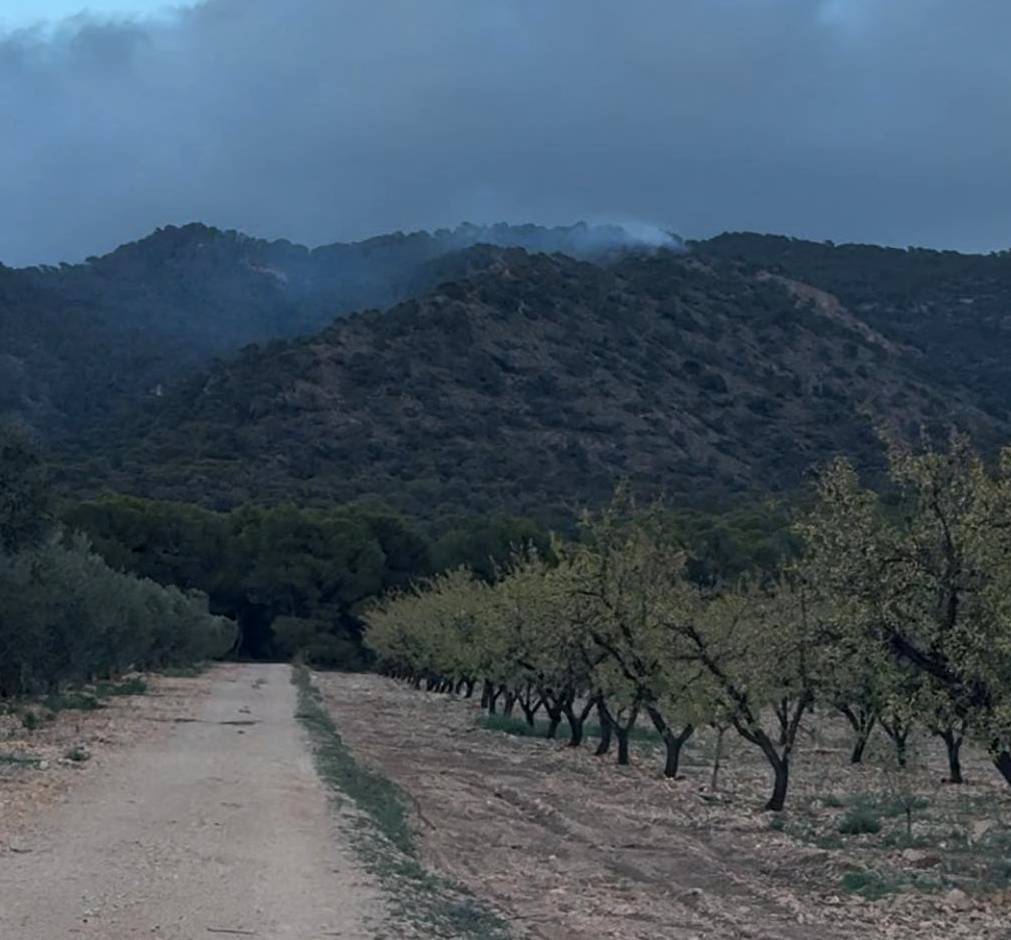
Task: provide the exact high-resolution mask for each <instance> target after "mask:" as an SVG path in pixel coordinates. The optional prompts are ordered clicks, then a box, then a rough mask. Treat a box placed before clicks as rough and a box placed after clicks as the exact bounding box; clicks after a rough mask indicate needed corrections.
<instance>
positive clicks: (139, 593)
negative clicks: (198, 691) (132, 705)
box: [0, 536, 235, 710]
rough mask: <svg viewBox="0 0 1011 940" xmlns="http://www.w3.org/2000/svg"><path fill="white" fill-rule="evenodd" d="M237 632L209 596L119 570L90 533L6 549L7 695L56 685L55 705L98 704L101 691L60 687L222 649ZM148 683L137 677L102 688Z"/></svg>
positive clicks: (0, 562) (0, 669)
mask: <svg viewBox="0 0 1011 940" xmlns="http://www.w3.org/2000/svg"><path fill="white" fill-rule="evenodd" d="M234 632H235V627H234V625H233V624H232V623H231V622H230V621H228V620H225V619H224V618H222V617H214V616H212V615H211V614H209V613H208V611H207V598H206V597H205V596H204V595H202V594H198V593H195V592H184V591H180V590H178V589H177V588H171V587H162V586H160V585H158V584H156V583H155V582H153V581H149V580H147V579H143V578H137V577H135V576H133V575H129V574H124V573H122V572H119V571H115V570H113V569H112V568H110V567H109V566H108V565H107V564H106V563H105V562H104V561H103V560H102V559H101V558H99V557H98V555H96V554H95V553H94V552H93V551H92V550H91V546H90V544H89V543H88V541H87V539H85V538H84V537H83V536H75V537H73V538H70V539H69V540H64V539H62V538H61V537H59V536H54V537H52V538H51V539H50V540H49V541H48V542H46V543H45V544H44V545H42V546H41V547H40V548H38V549H33V550H31V551H22V552H19V553H18V554H16V555H0V654H2V655H0V698H2V697H4V696H16V695H35V694H45V693H50V698H51V700H52V701H53V705H52V706H51V707H53V709H54V710H60V709H62V708H79V709H88V708H94V707H98V703H97V700H95V698H94V696H90V697H82V696H81V695H80V694H79V693H78V694H67V695H63V694H60V693H59V692H54V690H58V689H60V688H61V687H63V686H65V685H67V684H74V683H77V684H80V683H83V682H85V681H86V680H87V679H88V678H89V677H90V676H92V675H94V674H96V673H98V674H99V675H117V674H121V673H123V672H128V671H130V670H132V669H151V668H157V667H164V666H169V665H176V664H179V665H183V664H187V663H190V662H193V661H196V660H203V659H208V658H212V657H216V656H221V655H224V654H225V653H226V652H227V651H228V649H229V648H230V647H231V645H232V641H233V638H234ZM142 687H143V688H146V686H143V680H140V679H135V680H131V681H128V682H126V683H123V684H122V686H121V687H118V688H117V689H116V690H109V689H107V690H105V691H103V692H102V694H122V695H136V694H140V693H141V692H142V691H143V688H142ZM88 698H90V699H91V702H88ZM92 703H93V704H92Z"/></svg>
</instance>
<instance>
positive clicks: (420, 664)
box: [366, 439, 1011, 810]
mask: <svg viewBox="0 0 1011 940" xmlns="http://www.w3.org/2000/svg"><path fill="white" fill-rule="evenodd" d="M889 482H890V485H889V486H888V487H887V488H886V489H885V495H884V496H879V495H877V494H876V493H874V492H872V491H870V490H868V489H865V488H864V487H862V486H861V484H860V482H859V480H858V479H857V475H856V474H855V472H854V471H853V469H852V467H851V466H850V465H849V464H848V463H847V462H845V461H842V460H840V461H838V462H836V463H834V464H832V465H831V466H830V467H828V468H827V469H826V470H825V471H824V472H823V473H822V475H821V477H820V479H819V481H818V485H817V492H816V496H815V499H814V501H813V503H812V505H811V507H810V508H809V510H808V511H807V512H806V513H805V514H804V515H803V517H802V518H801V519H800V520H799V521H798V523H797V526H796V531H797V532H798V534H799V535H800V537H801V539H802V544H803V550H802V552H801V554H800V556H799V557H798V558H797V559H795V560H792V561H790V562H789V563H788V564H784V565H783V566H781V568H780V570H778V571H771V572H770V571H765V572H761V573H753V574H751V575H750V576H747V577H745V578H742V579H739V580H736V581H734V582H732V583H720V582H718V581H707V582H706V583H700V581H699V579H698V578H692V577H690V576H689V570H690V568H689V552H688V550H687V549H686V547H685V546H684V545H683V544H682V543H681V541H680V540H679V539H678V538H677V537H676V535H675V533H674V532H673V531H672V529H671V526H670V525H669V516H668V515H667V514H666V513H665V512H664V511H663V509H662V508H661V507H656V506H653V507H649V508H645V509H643V508H639V507H637V506H636V505H635V504H634V502H633V501H632V500H631V499H630V498H629V497H628V496H627V495H625V494H621V493H619V495H618V496H617V497H616V498H615V500H614V502H613V503H612V505H611V506H610V507H608V508H607V509H605V510H603V511H600V512H598V513H595V514H588V515H586V516H585V517H584V519H583V523H582V527H581V533H580V537H579V538H578V539H577V540H575V541H574V542H571V543H562V542H560V541H559V542H557V543H556V544H555V545H554V548H553V551H552V557H550V558H547V557H543V556H538V555H537V554H535V553H533V552H531V551H529V550H526V551H518V552H517V554H516V555H515V557H514V559H513V561H512V563H511V564H510V565H509V566H508V567H507V569H505V570H504V571H503V572H501V574H500V576H499V577H498V578H497V579H496V580H494V581H493V582H487V581H484V580H479V579H477V578H475V577H473V576H472V575H471V574H469V573H468V572H466V571H464V570H462V569H461V570H456V571H452V572H449V573H447V574H444V575H441V576H439V577H436V578H432V579H430V580H427V581H425V582H424V583H422V584H420V585H416V586H415V587H414V588H412V589H410V590H405V591H400V592H397V593H394V594H392V595H390V596H388V597H386V598H384V599H383V600H382V601H381V602H379V603H377V604H375V605H373V606H372V608H371V609H370V610H369V612H368V614H367V617H366V620H367V632H366V642H367V643H368V645H369V646H370V647H371V649H372V650H373V651H374V653H375V654H376V656H377V658H378V660H379V662H380V664H381V665H382V667H383V668H385V669H386V670H388V671H389V672H391V673H392V674H394V675H398V676H401V677H404V678H410V679H412V680H413V681H414V682H415V683H416V684H420V683H421V682H425V683H427V685H428V686H429V687H435V688H444V689H450V688H455V689H459V688H466V689H467V691H468V693H469V692H470V691H472V690H473V689H474V688H475V687H480V688H481V689H482V691H483V704H484V705H485V706H486V707H488V708H489V709H490V710H492V711H494V710H495V709H496V707H497V705H498V703H499V702H500V701H504V703H505V704H506V706H507V707H509V708H512V707H513V706H514V705H515V704H518V705H519V706H520V707H521V708H522V709H523V711H524V713H525V714H526V716H527V719H528V721H530V722H531V723H532V722H533V716H534V714H535V713H536V711H537V710H539V709H540V708H543V709H544V710H545V712H546V714H547V716H548V718H549V720H550V729H549V733H550V734H553V733H554V731H555V729H556V728H557V727H558V726H559V725H560V723H561V721H562V720H563V718H564V719H566V720H567V722H568V725H569V729H570V734H571V743H572V744H579V743H580V741H581V739H582V732H583V725H584V722H585V721H586V720H587V719H588V718H589V717H590V715H591V714H593V713H594V712H596V713H597V715H598V716H599V718H600V721H601V727H602V735H603V738H604V740H603V741H602V745H601V748H602V749H606V747H607V746H608V744H609V741H610V738H611V736H612V735H613V736H614V737H616V738H617V743H618V759H619V762H625V761H627V759H628V735H629V731H630V730H631V728H632V726H633V725H634V723H635V721H636V720H637V719H639V718H640V717H641V716H645V717H647V718H648V719H649V720H650V721H651V722H652V724H653V726H654V727H655V728H656V730H657V732H658V733H659V735H660V736H661V738H662V739H663V741H664V743H665V746H666V761H665V768H664V770H665V773H666V774H667V775H669V776H674V775H676V774H677V771H678V761H679V756H680V752H681V748H682V746H683V745H684V743H685V742H686V741H687V740H688V739H689V738H690V737H691V735H692V734H693V733H694V731H695V729H696V727H698V726H700V725H704V724H709V725H712V726H714V727H715V728H717V729H718V730H719V731H720V735H721V736H722V731H723V729H733V730H734V731H736V732H737V733H738V734H739V735H740V736H741V737H742V738H743V739H744V740H745V741H746V742H747V743H748V744H750V745H752V746H754V747H755V748H757V749H758V750H759V751H760V752H761V753H762V754H763V755H764V757H765V759H766V760H767V761H768V763H769V766H770V768H771V771H772V778H773V785H772V793H771V796H770V798H769V800H768V804H767V807H768V808H769V809H771V810H780V809H782V808H783V805H784V802H785V800H786V796H787V790H788V785H789V777H790V767H791V761H792V760H793V757H794V752H795V750H796V746H797V742H798V736H799V733H800V730H801V728H802V726H803V724H804V722H805V721H806V720H807V719H808V718H809V716H810V714H811V712H812V710H813V709H815V708H816V707H817V708H819V709H821V710H828V709H835V710H837V711H838V712H840V713H841V714H842V715H845V716H846V718H847V720H848V721H849V722H850V724H851V725H852V728H853V732H854V748H853V760H854V761H859V760H860V759H861V756H862V753H863V748H864V745H865V744H866V742H867V739H868V736H869V735H870V734H871V732H872V730H873V729H874V728H875V727H880V728H881V729H882V730H883V732H884V733H886V734H887V735H888V736H889V737H890V738H891V739H892V741H893V743H894V745H895V751H896V756H897V759H898V761H899V763H903V762H904V761H905V753H906V742H907V739H908V737H909V734H910V731H911V729H912V727H913V725H914V722H917V723H921V724H923V725H924V726H926V728H927V729H928V730H929V731H931V732H932V733H934V734H936V735H937V736H938V737H939V738H941V739H943V740H944V742H945V745H946V747H947V753H948V757H949V764H950V771H951V779H952V780H953V781H954V782H959V781H960V780H961V770H960V764H959V750H960V747H961V744H962V741H963V739H968V738H972V739H973V740H974V741H976V742H978V743H979V744H981V745H982V746H983V747H985V748H986V749H987V751H988V752H989V753H990V755H991V756H992V758H993V760H994V763H995V764H996V766H997V768H998V769H999V770H1000V771H1001V773H1002V774H1003V775H1004V777H1005V778H1006V779H1007V781H1008V783H1009V784H1011V748H1009V746H1011V451H1008V452H1006V453H1005V454H1004V455H1003V456H1002V457H1001V459H1000V461H999V462H998V464H997V466H996V467H993V468H988V467H987V466H986V465H985V464H984V462H983V461H982V460H981V459H980V457H979V456H978V455H977V454H976V453H975V452H973V451H972V449H971V448H970V447H969V445H968V444H967V443H966V442H965V441H964V440H962V439H954V440H953V442H952V443H951V445H950V447H949V448H948V449H947V450H945V451H943V452H938V451H932V450H927V451H925V452H913V451H912V450H910V449H908V448H905V447H903V446H900V445H898V444H895V443H891V444H890V445H889Z"/></svg>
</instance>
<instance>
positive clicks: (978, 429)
mask: <svg viewBox="0 0 1011 940" xmlns="http://www.w3.org/2000/svg"><path fill="white" fill-rule="evenodd" d="M481 253H482V255H483V256H485V260H484V262H483V267H482V268H481V269H480V270H479V271H477V272H476V273H473V274H471V275H470V276H468V277H465V278H464V279H462V280H457V281H453V282H447V283H443V284H442V285H441V286H440V287H439V288H438V289H436V290H435V291H434V292H432V293H430V294H428V295H426V296H424V297H422V298H420V299H417V300H411V301H407V302H405V303H403V304H400V305H398V306H396V307H394V308H392V309H390V310H388V311H385V312H380V311H372V312H367V313H363V314H358V315H355V316H352V317H349V318H347V319H344V320H340V321H338V322H336V323H335V324H334V325H333V326H332V327H331V328H330V329H328V330H326V331H324V332H323V333H320V334H318V335H315V336H312V337H309V338H307V339H301V340H294V341H289V342H279V343H274V344H271V345H269V346H265V347H263V348H253V349H248V350H246V351H244V352H243V354H241V355H240V356H239V357H238V358H236V359H234V360H231V361H228V362H222V363H220V364H218V365H217V366H216V367H215V368H213V369H212V370H211V371H210V372H209V373H208V374H207V375H203V376H200V377H199V378H196V379H194V380H192V381H191V382H188V383H184V384H183V385H182V386H181V387H179V388H178V389H176V390H175V391H174V392H172V393H170V394H167V395H166V396H165V397H164V398H163V399H159V400H158V401H157V402H155V403H153V404H152V407H151V409H150V410H149V412H148V413H147V414H146V415H145V416H143V417H142V418H138V420H137V421H136V422H135V423H131V422H125V423H124V424H123V426H122V427H121V428H120V430H119V433H118V434H110V435H108V436H106V438H105V439H104V440H103V441H102V442H100V443H99V442H96V446H95V449H94V450H93V452H92V456H91V457H90V458H88V459H83V460H81V461H80V462H79V463H77V464H76V466H75V469H74V472H73V474H72V476H71V477H70V478H69V479H68V481H67V482H68V485H71V486H75V487H84V486H89V485H94V483H95V481H100V482H104V483H106V484H108V485H111V486H112V487H113V488H115V489H119V490H124V491H129V492H133V493H136V494H138V495H145V496H155V497H158V498H163V499H176V500H181V499H188V498H195V499H197V500H199V501H201V502H203V503H205V504H207V505H210V506H211V507H213V508H231V507H233V506H236V505H240V504H242V503H244V502H247V501H250V500H272V501H281V500H294V501H296V502H298V503H301V504H313V503H316V502H319V503H323V502H331V501H336V502H340V503H347V502H351V501H355V500H362V499H381V500H383V501H385V502H387V503H388V504H390V505H392V506H394V507H395V508H396V509H398V510H400V511H402V512H404V513H406V514H408V515H410V516H413V517H421V518H426V519H429V520H438V519H442V518H446V517H448V516H451V515H454V514H457V513H460V512H464V513H475V512H478V513H485V512H492V511H500V510H507V511H510V512H516V513H519V514H522V515H533V516H537V517H539V518H540V519H542V520H543V521H545V522H546V523H547V524H549V525H551V526H554V527H558V526H564V525H567V524H571V521H572V519H573V518H574V517H575V516H576V515H577V514H578V511H579V509H580V508H581V507H582V506H585V505H599V504H600V503H602V502H605V501H606V500H607V498H608V497H609V495H610V493H611V492H612V491H613V488H614V486H615V484H616V483H617V482H618V481H619V480H622V479H625V480H628V481H630V483H631V484H632V485H633V486H634V487H635V489H636V490H637V491H640V492H644V493H651V494H666V495H670V496H671V497H672V499H673V500H674V501H676V502H678V503H682V504H683V503H687V504H689V505H691V506H693V507H706V508H710V507H712V506H713V505H718V504H719V503H722V502H725V501H726V499H727V497H728V495H730V494H740V493H742V492H754V491H765V492H769V491H772V492H776V491H779V492H787V491H790V490H792V489H793V488H795V487H796V486H797V485H798V484H799V483H800V482H801V481H802V480H803V478H804V474H805V473H806V472H807V469H808V468H809V467H810V466H811V465H812V464H815V463H818V462H821V461H823V460H825V459H827V458H829V457H831V456H833V455H835V454H838V453H844V454H848V455H850V456H852V457H854V458H855V459H856V461H857V463H858V466H860V467H861V469H868V468H869V469H874V468H877V467H880V466H881V465H882V464H883V454H882V452H881V448H880V446H879V444H878V441H877V439H876V437H875V436H874V434H873V431H872V427H873V424H874V422H877V421H884V422H890V423H892V424H893V426H897V429H898V430H899V431H901V432H902V433H916V434H918V433H919V432H920V429H921V428H926V429H927V432H928V433H929V434H931V435H934V436H937V437H939V438H943V437H944V435H945V434H946V431H947V427H948V424H949V422H957V423H959V424H960V425H962V426H964V427H966V428H968V429H970V430H971V431H972V432H973V433H974V434H975V435H976V436H977V437H978V438H979V439H980V440H981V441H984V442H989V440H991V439H992V437H993V435H994V434H995V433H996V428H997V427H999V425H998V424H997V423H996V422H995V421H994V419H993V418H992V417H990V416H987V415H985V414H983V413H982V412H981V411H979V410H978V409H977V408H976V407H975V406H974V404H973V402H972V399H971V396H966V395H962V394H961V393H959V392H957V391H955V392H946V393H945V395H944V396H941V395H939V394H938V393H937V392H936V391H935V390H934V389H933V388H932V387H930V386H929V385H928V384H926V383H925V382H924V381H922V380H921V379H919V378H918V377H917V374H916V371H915V369H914V368H913V360H912V358H911V357H910V356H908V355H907V354H906V353H905V352H904V351H903V350H902V349H901V348H899V347H897V346H895V345H894V344H891V343H889V342H888V341H886V340H884V339H883V338H882V337H880V336H879V335H878V334H876V333H874V332H873V331H870V330H868V329H867V328H866V326H862V325H861V324H859V323H857V322H855V321H853V320H852V319H851V318H847V317H846V316H844V315H843V314H841V313H839V312H838V311H833V310H826V309H824V308H823V307H821V306H819V305H818V304H817V303H814V302H812V301H811V300H810V299H809V298H807V297H804V296H799V295H798V294H797V293H796V292H794V291H792V290H791V289H790V288H789V287H788V286H785V285H784V284H782V283H780V282H778V281H776V280H774V279H770V278H767V277H764V278H763V277H758V276H756V275H754V273H753V272H751V271H749V270H747V269H746V268H739V267H738V266H737V265H735V264H733V263H730V262H720V263H718V264H715V265H706V264H701V263H699V262H698V260H697V259H695V258H693V257H690V256H685V255H682V254H676V253H672V252H660V253H657V254H654V255H650V256H645V255H630V256H626V257H623V258H621V259H619V260H617V261H615V262H613V263H611V264H609V265H604V266H600V265H594V264H589V263H581V262H577V261H573V260H571V259H568V258H564V257H562V256H553V257H548V256H546V255H528V254H526V253H525V252H523V251H520V250H516V249H512V250H504V251H499V250H492V249H482V250H481Z"/></svg>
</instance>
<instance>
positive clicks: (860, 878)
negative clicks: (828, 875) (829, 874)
mask: <svg viewBox="0 0 1011 940" xmlns="http://www.w3.org/2000/svg"><path fill="white" fill-rule="evenodd" d="M840 886H841V887H842V889H843V891H847V892H849V893H850V894H859V895H860V896H861V897H863V898H866V899H867V900H868V901H878V900H880V899H881V898H883V897H887V896H888V895H889V894H894V893H895V892H896V891H898V890H900V888H901V885H900V884H899V882H897V881H895V880H894V879H891V878H886V877H885V876H884V875H882V874H881V873H880V872H876V871H848V872H846V874H844V875H843V876H842V879H841V881H840Z"/></svg>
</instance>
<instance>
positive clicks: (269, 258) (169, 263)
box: [0, 224, 629, 447]
mask: <svg viewBox="0 0 1011 940" xmlns="http://www.w3.org/2000/svg"><path fill="white" fill-rule="evenodd" d="M628 240H629V238H628V235H627V234H626V233H625V232H624V231H623V230H621V229H617V228H613V227H608V226H603V227H600V226H594V227H590V226H586V225H574V226H569V227H564V228H553V229H552V228H543V227H541V226H535V225H525V226H509V225H493V226H474V225H462V226H459V227H458V228H456V229H452V230H450V229H440V230H439V231H436V232H434V233H428V232H415V233H411V234H404V233H401V232H397V233H393V234H390V235H384V236H380V237H378V238H372V239H368V240H366V241H363V242H357V243H352V244H340V243H337V244H333V245H324V246H322V247H319V248H315V249H312V250H310V249H308V248H305V247H303V246H301V245H293V244H291V243H290V242H287V241H283V240H282V241H273V242H270V241H264V240H262V239H256V238H250V237H248V236H246V235H242V234H241V233H239V232H234V231H221V230H220V229H216V228H213V227H210V226H206V225H198V224H191V225H184V226H182V227H176V226H166V227H165V228H162V229H158V230H157V231H156V232H154V233H153V234H152V235H150V236H148V237H147V238H144V239H141V240H140V241H137V242H133V243H131V244H127V245H123V246H121V247H120V248H118V249H116V250H115V251H113V252H111V253H110V254H107V255H103V256H101V257H92V258H89V259H88V260H87V262H86V263H84V264H74V265H71V264H62V265H59V266H58V267H57V266H43V267H36V268H24V269H12V268H7V267H4V266H3V264H0V417H3V416H4V415H7V416H13V417H15V418H17V419H20V420H23V421H27V422H28V423H30V424H31V425H32V426H33V427H34V428H35V429H36V430H38V431H39V432H41V433H44V434H46V435H48V436H51V437H54V438H59V439H60V440H61V441H63V442H64V444H65V445H69V444H71V443H75V444H78V445H80V446H85V447H87V442H88V441H89V440H94V439H95V438H96V436H97V437H98V438H99V439H100V438H101V435H102V434H103V433H105V432H106V430H107V429H108V428H109V427H111V426H115V424H116V423H117V422H118V421H120V420H122V419H123V416H124V415H129V414H131V413H133V412H134V411H136V410H137V409H138V408H140V407H142V406H143V404H144V403H145V402H150V401H151V400H152V399H157V397H158V395H160V394H161V392H162V389H163V387H164V388H167V387H169V386H171V385H173V384H175V383H178V382H179V381H180V380H182V379H183V378H185V377H187V376H189V375H191V374H193V373H194V372H195V371H198V369H199V368H200V367H202V366H204V365H206V364H207V363H209V362H210V361H211V360H212V359H213V358H214V357H215V356H230V355H232V354H234V353H236V352H238V350H239V349H240V348H242V347H243V346H245V345H247V344H249V343H262V342H269V341H271V340H275V339H278V338H283V337H291V336H297V335H300V334H307V333H313V332H315V331H317V330H320V329H322V328H324V327H325V326H327V325H328V324H329V323H330V322H331V321H332V320H333V319H334V317H337V316H341V315H344V314H347V313H349V312H350V311H352V310H359V309H366V308H370V307H385V306H387V305H389V304H391V303H394V302H395V301H397V300H401V299H403V298H405V297H408V296H413V295H415V294H418V293H424V292H425V291H427V290H429V289H430V288H431V287H433V286H434V285H435V284H436V283H437V282H438V281H439V280H442V279H445V276H446V273H447V272H448V271H450V270H456V269H458V265H457V264H456V263H455V262H453V261H452V260H451V259H450V258H449V256H450V255H452V254H453V253H454V252H458V251H461V250H463V249H466V248H469V247H470V246H472V245H475V244H477V243H479V242H484V243H489V244H497V245H519V246H523V247H527V248H529V249H531V250H534V251H549V252H550V251H565V252H567V253H568V254H570V255H574V256H577V257H598V256H599V255H600V254H601V252H602V251H604V250H605V249H606V248H608V247H611V246H615V245H622V244H627V243H628Z"/></svg>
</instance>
